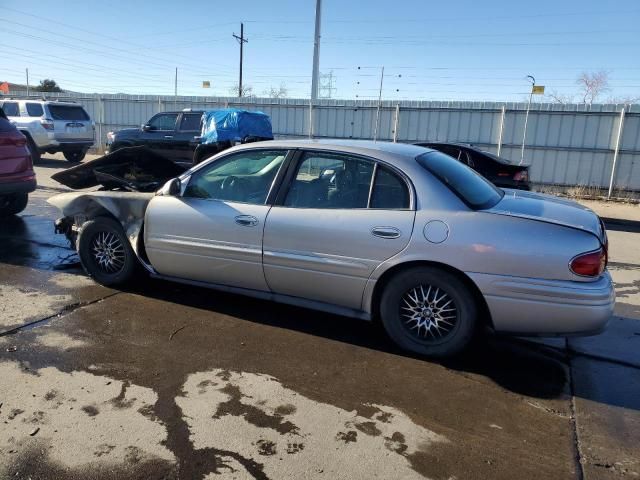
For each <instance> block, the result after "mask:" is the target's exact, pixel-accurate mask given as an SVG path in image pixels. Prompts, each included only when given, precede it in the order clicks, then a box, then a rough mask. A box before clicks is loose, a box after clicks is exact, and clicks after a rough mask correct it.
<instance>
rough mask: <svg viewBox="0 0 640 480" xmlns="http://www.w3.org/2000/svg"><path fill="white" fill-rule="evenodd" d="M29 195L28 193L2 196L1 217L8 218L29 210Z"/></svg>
mask: <svg viewBox="0 0 640 480" xmlns="http://www.w3.org/2000/svg"><path fill="white" fill-rule="evenodd" d="M28 202H29V195H28V194H26V193H14V194H11V195H4V196H0V217H8V216H10V215H15V214H17V213H20V212H21V211H23V210H24V209H25V208H27V203H28Z"/></svg>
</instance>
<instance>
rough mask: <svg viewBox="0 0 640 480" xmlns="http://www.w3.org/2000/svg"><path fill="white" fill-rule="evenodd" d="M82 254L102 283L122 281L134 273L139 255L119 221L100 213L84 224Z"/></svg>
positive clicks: (86, 267)
mask: <svg viewBox="0 0 640 480" xmlns="http://www.w3.org/2000/svg"><path fill="white" fill-rule="evenodd" d="M77 245H78V255H79V256H80V262H81V263H82V267H83V268H84V270H85V272H87V274H88V275H89V276H90V277H92V278H94V279H95V280H96V281H97V282H98V283H101V284H102V285H106V286H111V285H122V284H124V283H126V282H128V281H129V280H131V278H132V277H133V275H134V274H135V271H136V267H137V259H136V257H135V254H134V253H133V249H132V248H131V245H130V244H129V240H128V239H127V236H126V235H125V233H124V231H123V230H122V227H121V226H120V224H119V223H118V222H116V221H115V220H113V219H111V218H107V217H97V218H94V219H93V220H89V221H87V222H85V223H84V224H83V225H82V228H81V230H80V233H79V234H78V241H77Z"/></svg>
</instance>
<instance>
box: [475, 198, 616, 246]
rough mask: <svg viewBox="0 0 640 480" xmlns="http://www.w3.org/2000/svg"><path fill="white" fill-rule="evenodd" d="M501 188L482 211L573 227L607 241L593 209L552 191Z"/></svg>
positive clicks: (604, 241) (603, 241)
mask: <svg viewBox="0 0 640 480" xmlns="http://www.w3.org/2000/svg"><path fill="white" fill-rule="evenodd" d="M504 192H505V193H504V197H502V200H500V201H499V202H498V203H497V204H496V205H495V206H493V207H492V208H489V209H487V210H484V211H485V212H488V213H492V214H497V215H509V216H512V217H518V218H526V219H530V220H537V221H541V222H547V223H553V224H557V225H563V226H566V227H571V228H576V229H578V230H583V231H585V232H589V233H591V234H593V235H595V236H596V237H598V239H599V240H600V241H601V242H602V243H603V244H604V243H606V233H605V230H604V227H603V224H602V222H601V221H600V218H599V217H598V215H596V214H595V213H594V212H593V210H591V209H589V208H587V207H585V206H583V205H580V204H579V203H576V202H573V201H571V200H566V199H562V198H558V197H554V196H552V195H545V194H542V193H534V192H527V191H522V190H512V189H507V188H505V189H504Z"/></svg>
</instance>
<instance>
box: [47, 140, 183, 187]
mask: <svg viewBox="0 0 640 480" xmlns="http://www.w3.org/2000/svg"><path fill="white" fill-rule="evenodd" d="M185 170H186V169H185V168H184V167H181V166H179V165H177V164H175V163H173V162H172V161H171V160H169V159H168V158H165V157H163V156H162V155H158V154H157V153H154V152H153V151H151V150H149V149H148V148H146V147H126V148H121V149H119V150H116V151H115V152H113V153H110V154H109V155H105V156H103V157H100V158H96V159H95V160H91V161H88V162H85V163H83V164H81V165H78V166H75V167H72V168H68V169H66V170H63V171H62V172H58V173H56V174H54V175H52V176H51V178H53V179H54V180H55V181H57V182H59V183H61V184H63V185H65V186H67V187H71V188H73V189H81V188H90V187H95V186H98V185H102V186H103V187H105V188H107V189H120V190H127V191H134V192H153V191H155V190H157V189H158V188H159V187H161V186H162V185H163V184H164V183H166V182H167V181H168V180H170V179H172V178H174V177H177V176H179V175H180V174H182V173H183V172H184V171H185Z"/></svg>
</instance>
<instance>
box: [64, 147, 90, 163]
mask: <svg viewBox="0 0 640 480" xmlns="http://www.w3.org/2000/svg"><path fill="white" fill-rule="evenodd" d="M62 154H63V155H64V158H66V159H67V161H69V162H81V161H82V160H83V159H84V156H85V155H86V154H87V152H86V150H67V151H64V152H62Z"/></svg>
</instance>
